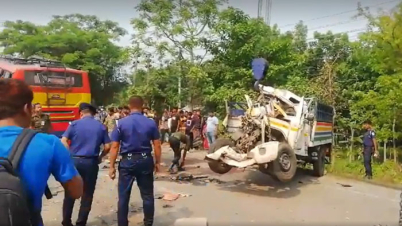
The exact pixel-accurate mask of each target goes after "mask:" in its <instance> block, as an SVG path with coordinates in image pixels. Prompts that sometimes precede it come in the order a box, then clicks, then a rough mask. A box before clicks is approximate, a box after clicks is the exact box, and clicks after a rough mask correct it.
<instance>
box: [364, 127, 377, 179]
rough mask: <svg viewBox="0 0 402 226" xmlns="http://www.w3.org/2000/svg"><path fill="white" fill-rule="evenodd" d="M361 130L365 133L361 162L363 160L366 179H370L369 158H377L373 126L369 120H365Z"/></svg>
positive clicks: (371, 173)
mask: <svg viewBox="0 0 402 226" xmlns="http://www.w3.org/2000/svg"><path fill="white" fill-rule="evenodd" d="M363 129H365V130H366V132H365V133H364V135H363V160H364V168H365V170H366V175H365V178H366V179H369V180H370V179H372V177H373V172H372V168H371V157H372V156H373V154H374V156H377V155H378V153H377V150H378V149H377V141H376V139H375V132H374V130H373V126H372V123H371V121H370V120H366V121H365V122H364V123H363Z"/></svg>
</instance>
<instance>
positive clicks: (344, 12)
mask: <svg viewBox="0 0 402 226" xmlns="http://www.w3.org/2000/svg"><path fill="white" fill-rule="evenodd" d="M399 1H400V0H392V1H387V2H381V3H377V4H373V5H368V6H365V7H375V6H380V5H385V4H389V3H393V2H399ZM357 11H358V9H353V10H348V11H343V12H339V13H335V14H331V15H326V16H322V17H316V18H313V19H309V20H305V21H303V22H310V21H315V20H320V19H324V18H329V17H334V16H339V15H344V14H347V13H352V12H357ZM296 24H298V23H292V24H286V25H284V26H281V27H279V28H284V27H289V26H294V25H296Z"/></svg>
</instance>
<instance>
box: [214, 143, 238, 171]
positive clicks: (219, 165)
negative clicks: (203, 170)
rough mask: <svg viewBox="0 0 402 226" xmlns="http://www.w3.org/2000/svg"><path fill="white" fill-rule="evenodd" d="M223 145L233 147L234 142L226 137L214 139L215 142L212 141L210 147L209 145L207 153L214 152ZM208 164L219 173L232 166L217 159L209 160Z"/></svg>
mask: <svg viewBox="0 0 402 226" xmlns="http://www.w3.org/2000/svg"><path fill="white" fill-rule="evenodd" d="M225 146H229V147H234V146H235V144H234V143H233V141H232V140H230V139H228V138H219V139H217V140H216V141H215V143H213V144H212V145H211V147H209V151H208V153H209V154H211V153H214V152H215V151H216V150H218V149H219V148H221V147H225ZM208 166H209V168H210V169H211V170H212V171H213V172H215V173H219V174H225V173H227V172H229V171H230V170H231V169H232V166H229V165H228V164H226V163H223V162H222V161H220V160H218V161H212V160H209V161H208Z"/></svg>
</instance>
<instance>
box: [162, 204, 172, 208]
mask: <svg viewBox="0 0 402 226" xmlns="http://www.w3.org/2000/svg"><path fill="white" fill-rule="evenodd" d="M162 207H163V208H172V207H173V206H172V205H169V204H165V205H163V206H162Z"/></svg>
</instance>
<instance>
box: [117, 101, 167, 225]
mask: <svg viewBox="0 0 402 226" xmlns="http://www.w3.org/2000/svg"><path fill="white" fill-rule="evenodd" d="M143 105H144V101H143V99H142V98H141V97H140V96H133V97H131V98H130V100H129V107H130V111H131V113H130V114H129V115H128V116H127V117H125V118H122V119H120V120H119V121H118V122H117V124H116V127H115V129H114V130H113V132H112V135H111V140H112V147H111V151H110V169H109V176H110V178H111V179H112V180H113V179H115V177H116V169H115V163H116V158H117V155H118V153H119V149H120V155H121V157H122V158H121V160H120V163H119V166H118V170H119V178H118V194H119V201H118V209H117V218H118V219H117V220H118V225H119V226H127V225H128V207H129V202H130V195H131V189H132V186H133V182H134V181H135V180H137V185H138V188H139V189H140V193H141V198H142V201H143V210H144V225H145V226H151V225H152V224H153V220H154V212H155V206H154V175H153V172H154V170H155V172H158V171H159V164H160V161H161V142H160V139H159V131H158V127H157V125H156V124H155V121H154V120H149V119H148V118H147V117H146V116H144V115H143V114H142V106H143ZM151 142H152V143H153V148H154V156H155V161H154V160H153V158H152V154H151V152H152V145H151ZM120 145H121V147H120Z"/></svg>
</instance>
